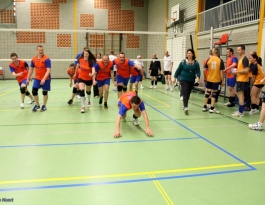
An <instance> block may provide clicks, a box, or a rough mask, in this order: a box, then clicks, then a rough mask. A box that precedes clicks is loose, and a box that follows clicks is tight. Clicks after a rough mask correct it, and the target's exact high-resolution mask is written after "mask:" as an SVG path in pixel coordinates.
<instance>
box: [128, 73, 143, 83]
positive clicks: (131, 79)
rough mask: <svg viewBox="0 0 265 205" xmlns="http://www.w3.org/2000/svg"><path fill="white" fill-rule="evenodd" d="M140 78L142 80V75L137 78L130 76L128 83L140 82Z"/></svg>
mask: <svg viewBox="0 0 265 205" xmlns="http://www.w3.org/2000/svg"><path fill="white" fill-rule="evenodd" d="M141 78H142V75H137V76H131V78H130V83H135V82H138V83H139V82H140V80H141Z"/></svg>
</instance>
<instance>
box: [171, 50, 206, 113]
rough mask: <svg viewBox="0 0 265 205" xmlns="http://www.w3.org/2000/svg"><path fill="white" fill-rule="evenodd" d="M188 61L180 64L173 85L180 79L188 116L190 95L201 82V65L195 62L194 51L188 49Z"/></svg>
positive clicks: (185, 110)
mask: <svg viewBox="0 0 265 205" xmlns="http://www.w3.org/2000/svg"><path fill="white" fill-rule="evenodd" d="M186 55H187V57H186V59H184V60H183V61H182V62H180V64H179V66H178V68H177V70H176V72H175V75H174V80H173V83H175V81H176V79H179V81H180V85H181V90H182V95H183V110H184V112H185V114H186V115H187V114H188V111H189V109H188V102H189V98H190V93H191V91H192V88H193V85H194V83H199V82H200V76H201V71H200V65H199V63H198V61H196V60H195V58H196V57H195V53H194V50H193V49H188V50H187V52H186Z"/></svg>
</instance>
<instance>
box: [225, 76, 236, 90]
mask: <svg viewBox="0 0 265 205" xmlns="http://www.w3.org/2000/svg"><path fill="white" fill-rule="evenodd" d="M226 82H227V86H229V87H232V88H233V87H235V85H236V78H227V81H226Z"/></svg>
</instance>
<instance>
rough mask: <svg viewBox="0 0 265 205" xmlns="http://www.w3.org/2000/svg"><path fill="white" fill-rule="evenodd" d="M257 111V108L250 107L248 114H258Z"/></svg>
mask: <svg viewBox="0 0 265 205" xmlns="http://www.w3.org/2000/svg"><path fill="white" fill-rule="evenodd" d="M258 113H259V110H258V109H251V110H250V111H249V114H250V115H254V114H258Z"/></svg>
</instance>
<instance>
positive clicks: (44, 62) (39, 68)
mask: <svg viewBox="0 0 265 205" xmlns="http://www.w3.org/2000/svg"><path fill="white" fill-rule="evenodd" d="M30 66H31V67H32V68H35V69H36V70H35V72H36V75H35V79H37V80H42V79H43V77H44V76H45V74H46V71H47V69H51V60H50V59H49V57H48V56H46V55H43V56H42V57H41V58H39V57H38V56H35V57H34V58H32V60H31V64H30ZM50 78H51V76H50V75H49V76H48V77H47V79H46V80H48V79H50Z"/></svg>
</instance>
